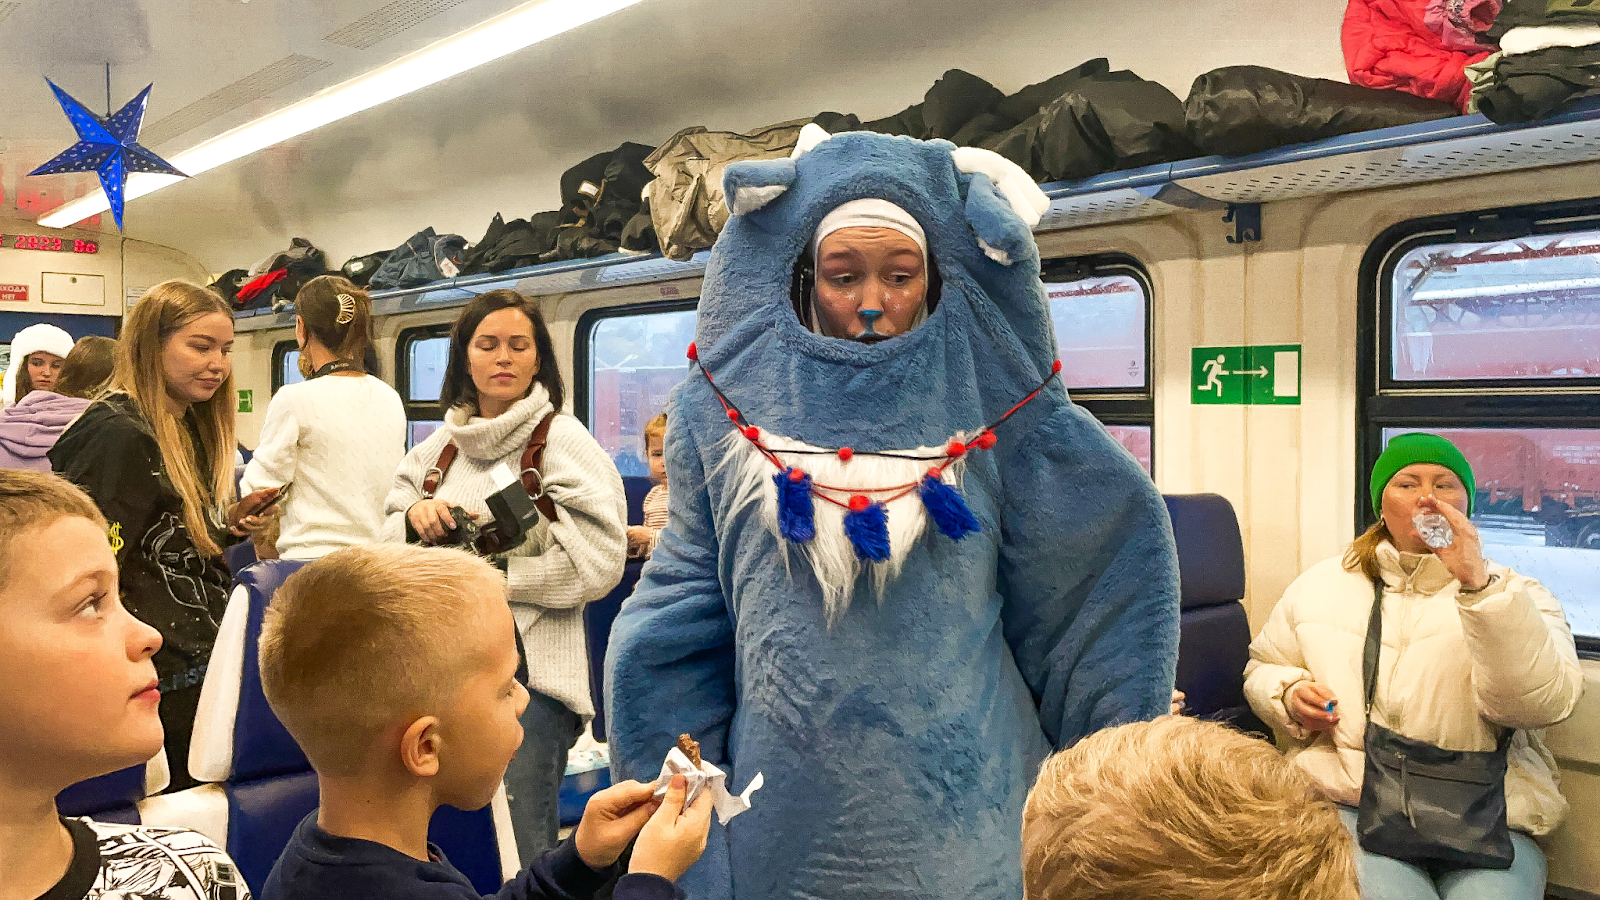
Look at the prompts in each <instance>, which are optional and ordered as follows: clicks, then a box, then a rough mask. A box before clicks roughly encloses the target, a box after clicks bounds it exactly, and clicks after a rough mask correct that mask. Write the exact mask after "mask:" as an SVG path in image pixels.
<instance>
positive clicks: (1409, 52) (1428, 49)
mask: <svg viewBox="0 0 1600 900" xmlns="http://www.w3.org/2000/svg"><path fill="white" fill-rule="evenodd" d="M1427 8H1428V0H1350V6H1349V7H1348V8H1347V9H1346V10H1345V14H1344V27H1343V29H1342V34H1341V37H1342V39H1343V43H1344V61H1345V68H1346V69H1347V70H1348V71H1349V73H1350V81H1351V83H1353V84H1359V85H1363V86H1365V87H1370V88H1383V89H1393V90H1401V91H1405V92H1406V93H1408V94H1415V95H1417V96H1418V97H1427V98H1429V99H1431V100H1443V101H1444V102H1446V103H1452V104H1454V105H1455V107H1456V108H1457V109H1461V110H1465V109H1466V107H1467V100H1468V98H1469V97H1471V95H1472V85H1471V83H1470V82H1468V81H1467V73H1466V68H1467V66H1468V65H1470V64H1472V63H1475V62H1478V61H1479V60H1481V59H1484V58H1485V57H1487V56H1488V55H1489V53H1488V52H1481V53H1463V52H1461V51H1459V50H1447V49H1445V47H1444V45H1443V41H1442V39H1441V38H1440V37H1439V35H1437V34H1434V33H1433V32H1432V31H1430V30H1428V26H1427V25H1426V24H1424V22H1423V14H1424V13H1425V12H1426V10H1427Z"/></svg>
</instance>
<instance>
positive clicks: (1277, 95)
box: [1184, 66, 1456, 156]
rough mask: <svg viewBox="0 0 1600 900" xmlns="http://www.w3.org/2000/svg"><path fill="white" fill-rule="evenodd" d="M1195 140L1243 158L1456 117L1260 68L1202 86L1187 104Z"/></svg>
mask: <svg viewBox="0 0 1600 900" xmlns="http://www.w3.org/2000/svg"><path fill="white" fill-rule="evenodd" d="M1184 112H1185V116H1186V118H1187V120H1188V131H1189V139H1190V140H1192V141H1194V143H1195V146H1197V147H1198V148H1199V149H1200V150H1201V151H1202V152H1204V153H1208V154H1216V155H1219V156H1244V155H1246V154H1250V153H1260V152H1262V151H1263V150H1271V149H1273V148H1275V147H1282V146H1286V145H1288V144H1303V143H1306V142H1307V141H1315V140H1321V139H1323V138H1330V137H1335V136H1337V135H1341V134H1354V133H1355V132H1358V131H1371V130H1373V129H1377V128H1390V127H1393V126H1396V125H1412V124H1415V123H1418V122H1430V121H1433V120H1435V119H1444V118H1448V117H1450V116H1453V115H1456V108H1455V107H1454V106H1452V105H1451V104H1448V103H1441V102H1439V101H1437V100H1426V99H1423V98H1422V97H1417V96H1413V95H1411V94H1407V93H1405V92H1404V91H1381V90H1376V89H1374V88H1368V87H1362V86H1360V85H1355V84H1346V83H1345V82H1342V81H1330V80H1328V79H1326V78H1305V77H1303V76H1300V75H1291V74H1289V73H1288V72H1279V71H1277V70H1276V69H1267V68H1262V67H1261V66H1228V67H1227V68H1222V69H1215V70H1213V71H1210V72H1207V73H1205V74H1204V75H1201V76H1200V77H1199V78H1196V79H1195V81H1194V87H1192V88H1191V89H1190V91H1189V99H1188V100H1187V101H1186V102H1185V103H1184Z"/></svg>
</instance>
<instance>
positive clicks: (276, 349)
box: [272, 338, 300, 394]
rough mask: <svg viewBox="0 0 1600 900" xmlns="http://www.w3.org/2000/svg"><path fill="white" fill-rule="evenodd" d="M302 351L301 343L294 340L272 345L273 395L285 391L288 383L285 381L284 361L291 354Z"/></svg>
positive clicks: (290, 339)
mask: <svg viewBox="0 0 1600 900" xmlns="http://www.w3.org/2000/svg"><path fill="white" fill-rule="evenodd" d="M299 350H300V342H299V341H297V340H295V339H294V338H289V339H287V340H282V341H279V342H277V343H276V344H273V345H272V393H273V394H277V393H278V392H279V391H281V390H283V386H284V384H285V383H286V382H285V381H284V379H283V361H284V359H285V358H286V357H287V356H288V355H289V354H290V353H294V352H298V351H299Z"/></svg>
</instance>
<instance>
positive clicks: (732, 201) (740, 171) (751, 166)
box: [722, 159, 795, 216]
mask: <svg viewBox="0 0 1600 900" xmlns="http://www.w3.org/2000/svg"><path fill="white" fill-rule="evenodd" d="M794 180H795V170H794V160H792V159H759V160H745V161H744V162H736V163H729V164H728V167H727V168H726V169H724V170H723V173H722V195H723V196H724V197H726V198H727V201H728V212H730V213H732V214H733V215H736V216H747V215H749V214H750V213H753V212H755V211H756V210H758V209H760V208H762V207H763V206H766V205H767V204H768V203H771V202H772V201H774V200H776V199H778V197H779V196H780V195H782V194H783V192H784V191H787V190H788V189H789V188H790V187H792V186H794Z"/></svg>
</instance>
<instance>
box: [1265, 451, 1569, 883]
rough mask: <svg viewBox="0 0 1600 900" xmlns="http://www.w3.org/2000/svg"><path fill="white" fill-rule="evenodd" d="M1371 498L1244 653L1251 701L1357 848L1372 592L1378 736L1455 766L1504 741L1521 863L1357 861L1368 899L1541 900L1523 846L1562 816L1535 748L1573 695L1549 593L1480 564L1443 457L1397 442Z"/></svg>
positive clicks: (1457, 484)
mask: <svg viewBox="0 0 1600 900" xmlns="http://www.w3.org/2000/svg"><path fill="white" fill-rule="evenodd" d="M1371 495H1372V506H1373V510H1374V512H1375V513H1377V514H1378V516H1379V517H1380V518H1379V521H1378V523H1377V524H1376V525H1374V526H1373V527H1372V528H1371V529H1370V530H1369V531H1367V533H1366V534H1364V535H1362V536H1361V537H1360V538H1357V539H1356V541H1355V543H1354V544H1352V545H1351V547H1350V549H1349V552H1348V553H1347V554H1346V555H1345V556H1344V558H1343V559H1342V560H1341V559H1339V558H1337V557H1336V558H1333V559H1328V560H1324V561H1322V562H1320V563H1318V564H1316V565H1315V566H1312V567H1311V568H1310V569H1308V570H1307V571H1306V572H1305V574H1303V575H1301V576H1300V577H1299V578H1297V579H1295V581H1294V583H1293V584H1291V585H1289V588H1288V590H1287V591H1285V592H1284V595H1283V599H1282V600H1281V601H1279V603H1278V605H1277V607H1276V608H1274V609H1273V611H1272V616H1271V617H1270V618H1269V619H1268V621H1267V625H1266V627H1265V628H1264V629H1263V630H1262V632H1261V634H1260V635H1259V636H1258V637H1257V638H1256V639H1255V641H1254V642H1252V643H1251V645H1250V663H1249V666H1248V667H1247V668H1246V669H1245V695H1246V697H1248V698H1249V701H1250V706H1251V707H1252V708H1253V709H1254V710H1255V712H1256V714H1257V715H1259V716H1260V717H1261V718H1262V719H1263V720H1264V721H1266V722H1267V723H1269V724H1270V725H1272V728H1273V730H1274V731H1275V732H1277V734H1278V737H1279V740H1280V743H1281V744H1282V745H1283V746H1285V747H1286V748H1287V751H1288V754H1289V757H1290V759H1292V760H1293V761H1294V763H1295V764H1296V765H1297V766H1299V767H1300V768H1301V769H1303V770H1304V771H1305V772H1306V773H1307V774H1309V775H1310V776H1311V777H1312V779H1313V780H1314V781H1316V782H1317V784H1318V785H1320V786H1321V788H1322V790H1323V791H1324V792H1325V793H1327V794H1328V796H1330V797H1331V798H1332V799H1333V800H1334V801H1336V802H1338V803H1340V804H1342V807H1341V810H1342V811H1341V815H1342V816H1343V817H1344V819H1345V822H1346V824H1347V825H1348V826H1350V828H1351V831H1352V832H1355V831H1356V827H1355V825H1356V820H1357V807H1358V806H1359V805H1360V803H1361V797H1362V784H1363V780H1364V774H1365V766H1366V750H1365V748H1366V741H1365V735H1366V732H1367V716H1366V715H1365V710H1364V708H1363V707H1364V706H1365V697H1364V689H1363V673H1362V656H1363V651H1364V648H1365V645H1366V634H1367V627H1368V619H1369V616H1370V615H1371V612H1372V605H1373V602H1374V597H1375V592H1376V584H1381V585H1382V601H1383V605H1382V607H1381V610H1380V613H1381V617H1382V618H1381V622H1382V630H1381V641H1382V643H1381V646H1380V649H1379V652H1378V657H1377V661H1378V666H1377V678H1376V694H1375V696H1374V698H1373V702H1372V722H1373V723H1374V724H1376V725H1378V726H1380V727H1382V728H1385V729H1388V730H1389V731H1392V732H1397V733H1399V734H1400V735H1402V736H1403V737H1405V738H1409V739H1412V740H1415V741H1423V742H1426V743H1429V744H1433V745H1435V746H1437V747H1441V748H1444V749H1447V750H1457V751H1480V752H1481V751H1494V750H1495V749H1496V746H1497V742H1498V740H1499V738H1500V735H1501V733H1502V731H1503V730H1504V729H1511V730H1512V732H1511V741H1510V745H1509V749H1508V752H1507V762H1508V765H1507V771H1506V776H1505V787H1504V791H1505V801H1506V821H1507V824H1508V825H1509V826H1510V829H1511V845H1512V848H1513V850H1514V852H1515V857H1514V859H1513V861H1512V864H1511V867H1510V868H1509V869H1487V868H1449V867H1446V866H1441V865H1439V864H1436V863H1429V864H1426V865H1421V864H1416V863H1413V862H1406V861H1402V860H1400V859H1396V858H1394V857H1393V856H1389V855H1383V854H1380V853H1376V852H1371V851H1369V850H1368V849H1366V848H1362V849H1361V850H1360V852H1359V853H1358V866H1359V869H1360V878H1361V893H1362V896H1363V897H1365V898H1368V900H1373V898H1381V900H1389V898H1395V900H1414V898H1415V900H1436V898H1444V900H1452V898H1458V900H1466V898H1484V897H1495V898H1501V900H1539V898H1542V897H1543V896H1544V883H1545V860H1544V854H1543V853H1542V852H1541V851H1540V849H1539V845H1538V844H1536V843H1535V842H1534V841H1533V840H1532V838H1533V837H1537V836H1540V835H1544V834H1547V833H1549V832H1550V831H1551V830H1552V829H1554V828H1555V827H1556V826H1557V825H1559V824H1560V823H1561V820H1562V818H1563V817H1564V816H1565V815H1566V812H1567V802H1566V800H1565V799H1564V798H1563V797H1562V796H1561V792H1560V791H1559V790H1558V788H1557V784H1558V776H1557V773H1556V763H1555V759H1554V758H1553V757H1552V756H1551V754H1550V752H1549V751H1548V750H1547V749H1545V746H1544V743H1543V741H1542V740H1541V739H1540V733H1541V729H1544V728H1546V727H1549V726H1551V725H1554V724H1556V723H1557V722H1560V721H1561V720H1563V719H1565V718H1566V717H1567V716H1569V715H1571V714H1572V710H1573V708H1574V707H1575V706H1576V705H1577V703H1578V698H1579V697H1580V696H1581V695H1582V693H1583V674H1582V672H1581V671H1580V669H1579V667H1578V656H1577V649H1576V647H1575V646H1574V643H1573V640H1572V630H1571V629H1570V628H1569V627H1568V626H1567V621H1566V618H1565V616H1564V615H1563V614H1562V611H1561V604H1560V603H1559V602H1558V601H1557V600H1556V598H1555V597H1554V596H1552V595H1551V594H1550V592H1549V591H1548V590H1546V589H1545V587H1544V586H1543V585H1541V584H1540V583H1539V582H1537V581H1535V580H1534V579H1532V578H1529V577H1527V576H1525V575H1522V574H1520V573H1518V572H1515V571H1513V570H1511V569H1509V568H1507V567H1505V566H1501V565H1498V564H1496V563H1494V562H1491V561H1489V560H1487V559H1485V558H1484V557H1483V552H1482V551H1483V548H1482V543H1481V542H1480V540H1479V538H1478V533H1477V530H1476V529H1475V528H1474V527H1473V526H1472V523H1471V522H1470V521H1468V519H1467V516H1468V515H1470V514H1471V511H1472V503H1473V496H1474V485H1473V477H1472V467H1471V466H1470V465H1469V464H1468V463H1467V461H1466V459H1465V458H1464V457H1463V456H1462V455H1461V452H1460V451H1459V450H1457V449H1456V447H1455V446H1454V445H1453V444H1451V443H1450V442H1449V441H1446V440H1444V439H1443V438H1440V437H1438V436H1436V435H1430V434H1406V435H1401V436H1399V437H1397V438H1395V439H1394V440H1393V441H1391V442H1390V444H1389V447H1388V449H1387V450H1385V451H1384V453H1383V455H1382V456H1381V457H1379V459H1378V462H1377V464H1376V465H1375V466H1374V467H1373V475H1372V482H1371ZM1418 513H1423V514H1431V515H1441V516H1443V517H1444V518H1445V519H1446V521H1448V523H1449V524H1450V526H1451V529H1450V530H1451V531H1452V532H1453V540H1452V541H1451V542H1450V543H1449V544H1448V545H1447V546H1443V547H1438V548H1434V547H1430V546H1429V545H1428V544H1427V543H1426V542H1424V540H1423V538H1422V536H1421V535H1420V534H1419V532H1418V529H1417V526H1416V524H1414V521H1413V519H1414V516H1415V515H1416V514H1418ZM1409 789H1410V788H1409V787H1408V788H1407V790H1409ZM1386 848H1387V847H1386Z"/></svg>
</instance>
